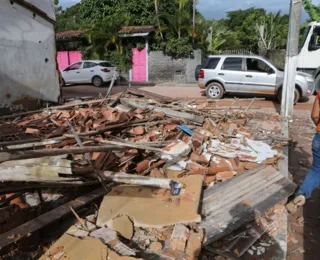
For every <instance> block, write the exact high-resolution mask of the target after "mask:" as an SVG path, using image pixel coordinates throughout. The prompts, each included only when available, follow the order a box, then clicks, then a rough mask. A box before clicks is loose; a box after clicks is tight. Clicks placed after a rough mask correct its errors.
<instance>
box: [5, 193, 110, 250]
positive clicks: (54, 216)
mask: <svg viewBox="0 0 320 260" xmlns="http://www.w3.org/2000/svg"><path fill="white" fill-rule="evenodd" d="M104 194H105V191H104V189H102V188H100V189H96V190H94V191H92V192H90V193H88V194H85V195H83V196H81V197H79V198H77V199H76V200H72V201H70V202H68V203H66V204H64V205H62V206H60V207H58V208H56V209H54V210H51V211H49V212H47V213H45V214H43V215H41V216H39V217H37V218H35V219H33V220H31V221H28V222H27V223H25V224H22V225H21V226H19V227H17V228H15V229H12V230H10V231H8V232H6V233H3V234H1V235H0V250H2V249H3V248H6V247H7V246H9V245H11V244H12V243H15V242H17V241H19V240H21V239H22V238H24V237H27V236H28V234H30V233H31V234H32V233H33V232H35V231H37V230H39V229H41V228H43V227H45V226H47V225H49V224H51V223H52V222H54V221H57V220H59V219H61V218H62V217H63V216H65V215H67V214H69V213H70V212H71V210H70V207H72V208H73V209H75V210H76V209H79V208H81V207H83V206H85V205H86V204H89V203H91V202H93V201H95V200H96V199H98V198H100V197H102V196H103V195H104Z"/></svg>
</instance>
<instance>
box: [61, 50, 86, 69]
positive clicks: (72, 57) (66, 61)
mask: <svg viewBox="0 0 320 260" xmlns="http://www.w3.org/2000/svg"><path fill="white" fill-rule="evenodd" d="M80 60H82V54H81V52H80V51H58V53H57V62H58V68H59V70H63V69H65V68H66V67H68V66H69V65H70V64H72V63H74V62H77V61H80Z"/></svg>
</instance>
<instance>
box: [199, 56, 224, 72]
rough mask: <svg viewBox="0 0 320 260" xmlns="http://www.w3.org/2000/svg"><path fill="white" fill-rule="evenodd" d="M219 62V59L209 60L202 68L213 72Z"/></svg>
mask: <svg viewBox="0 0 320 260" xmlns="http://www.w3.org/2000/svg"><path fill="white" fill-rule="evenodd" d="M219 61H220V58H209V59H208V60H207V62H206V63H205V65H204V67H203V68H204V69H211V70H214V69H216V67H217V65H218V63H219Z"/></svg>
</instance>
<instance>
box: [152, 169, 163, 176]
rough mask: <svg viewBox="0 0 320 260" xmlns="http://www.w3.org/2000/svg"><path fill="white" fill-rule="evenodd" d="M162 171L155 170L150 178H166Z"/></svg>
mask: <svg viewBox="0 0 320 260" xmlns="http://www.w3.org/2000/svg"><path fill="white" fill-rule="evenodd" d="M161 170H162V169H157V168H156V169H153V170H151V172H150V177H153V178H164V177H165V176H164V173H162V172H161Z"/></svg>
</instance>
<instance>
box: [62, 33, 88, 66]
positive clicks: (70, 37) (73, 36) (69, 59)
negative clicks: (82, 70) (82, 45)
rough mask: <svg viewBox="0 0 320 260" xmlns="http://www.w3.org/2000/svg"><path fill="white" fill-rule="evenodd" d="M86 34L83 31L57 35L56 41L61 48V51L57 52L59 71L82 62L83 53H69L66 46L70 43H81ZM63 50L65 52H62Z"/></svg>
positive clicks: (74, 51)
mask: <svg viewBox="0 0 320 260" xmlns="http://www.w3.org/2000/svg"><path fill="white" fill-rule="evenodd" d="M83 34H84V32H83V31H79V30H76V31H65V32H58V33H56V41H57V45H58V46H59V49H60V50H59V51H57V63H58V68H59V70H63V69H65V68H66V67H68V66H69V65H70V64H72V63H75V62H77V61H80V60H82V53H81V52H80V51H77V50H73V51H69V50H67V49H69V48H67V47H65V46H66V45H68V44H70V42H77V41H79V40H80V39H81V38H82V36H83ZM61 49H63V50H61Z"/></svg>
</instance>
